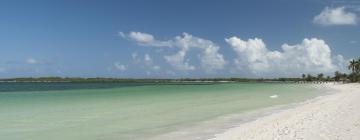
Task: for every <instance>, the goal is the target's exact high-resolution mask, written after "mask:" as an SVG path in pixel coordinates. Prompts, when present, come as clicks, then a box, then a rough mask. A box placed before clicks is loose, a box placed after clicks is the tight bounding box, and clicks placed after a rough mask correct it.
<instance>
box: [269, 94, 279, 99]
mask: <svg viewBox="0 0 360 140" xmlns="http://www.w3.org/2000/svg"><path fill="white" fill-rule="evenodd" d="M269 97H270V98H271V99H275V98H278V97H279V96H278V95H276V94H275V95H271V96H269Z"/></svg>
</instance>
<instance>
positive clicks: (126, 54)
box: [0, 0, 360, 78]
mask: <svg viewBox="0 0 360 140" xmlns="http://www.w3.org/2000/svg"><path fill="white" fill-rule="evenodd" d="M359 15H360V3H359V2H356V1H331V0H312V1H310V0H304V1H289V0H277V1H259V0H248V1H235V0H221V1H220V0H197V1H194V0H152V1H146V0H123V1H115V0H114V1H110V0H102V1H100V0H86V1H85V0H83V1H82V0H77V1H73V0H62V1H55V0H54V1H51V0H43V1H41V0H32V1H28V0H11V1H10V0H4V1H1V2H0V77H30V76H33V77H38V76H69V77H134V78H143V77H145V78H168V77H176V78H177V77H278V76H285V77H293V76H296V77H298V76H300V75H301V73H320V72H322V73H328V74H332V73H333V72H334V71H335V70H340V71H345V68H344V65H345V64H346V61H347V60H348V59H351V58H356V57H359V56H360V38H359V36H360V25H359ZM284 44H287V45H284ZM284 46H285V47H284ZM286 46H287V47H286ZM284 48H287V49H286V50H284ZM180 54H181V55H183V56H180ZM340 55H341V56H340ZM304 61H306V62H304Z"/></svg>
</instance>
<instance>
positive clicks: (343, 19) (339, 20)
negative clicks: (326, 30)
mask: <svg viewBox="0 0 360 140" xmlns="http://www.w3.org/2000/svg"><path fill="white" fill-rule="evenodd" d="M313 22H314V23H316V24H320V25H325V26H329V25H355V24H357V16H356V14H355V13H352V12H348V11H345V7H337V8H329V7H325V9H324V10H323V11H322V12H321V13H320V14H319V15H317V16H315V17H314V19H313Z"/></svg>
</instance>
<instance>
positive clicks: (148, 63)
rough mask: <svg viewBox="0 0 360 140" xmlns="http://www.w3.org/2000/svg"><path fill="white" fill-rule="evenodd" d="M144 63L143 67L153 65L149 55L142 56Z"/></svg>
mask: <svg viewBox="0 0 360 140" xmlns="http://www.w3.org/2000/svg"><path fill="white" fill-rule="evenodd" d="M144 63H145V65H147V66H150V65H152V64H153V60H152V58H151V57H150V55H149V54H145V56H144Z"/></svg>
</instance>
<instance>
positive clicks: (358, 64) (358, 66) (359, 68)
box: [355, 58, 360, 74]
mask: <svg viewBox="0 0 360 140" xmlns="http://www.w3.org/2000/svg"><path fill="white" fill-rule="evenodd" d="M355 72H356V73H357V74H359V73H360V58H359V59H358V60H357V62H356V64H355Z"/></svg>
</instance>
